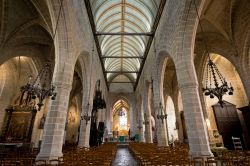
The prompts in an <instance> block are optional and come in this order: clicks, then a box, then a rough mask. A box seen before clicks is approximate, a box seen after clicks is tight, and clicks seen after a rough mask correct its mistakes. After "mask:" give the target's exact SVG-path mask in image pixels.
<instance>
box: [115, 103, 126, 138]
mask: <svg viewBox="0 0 250 166" xmlns="http://www.w3.org/2000/svg"><path fill="white" fill-rule="evenodd" d="M129 110H130V108H129V104H128V103H127V101H126V100H123V99H119V100H118V101H116V102H115V104H114V105H113V110H112V122H113V124H112V133H113V138H117V139H119V138H120V139H123V138H125V137H127V139H128V138H129V135H130V111H129ZM120 141H125V140H120Z"/></svg>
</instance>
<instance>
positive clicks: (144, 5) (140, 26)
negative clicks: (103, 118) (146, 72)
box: [89, 0, 161, 82]
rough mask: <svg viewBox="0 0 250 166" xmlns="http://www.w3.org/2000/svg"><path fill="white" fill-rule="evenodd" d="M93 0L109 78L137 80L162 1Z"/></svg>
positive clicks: (97, 28)
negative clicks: (123, 77) (124, 76)
mask: <svg viewBox="0 0 250 166" xmlns="http://www.w3.org/2000/svg"><path fill="white" fill-rule="evenodd" d="M89 2H90V6H91V11H92V15H93V20H94V23H95V28H96V29H95V31H96V33H97V34H98V37H97V38H98V42H99V46H100V49H101V57H103V58H102V62H103V65H104V68H105V73H106V78H107V80H108V81H109V82H110V81H111V82H112V79H114V78H116V81H119V79H118V78H120V77H117V76H119V75H126V77H128V78H129V80H130V81H131V82H136V80H137V76H138V72H139V71H140V69H141V65H142V61H143V58H144V53H145V50H146V47H147V44H148V42H149V39H150V36H149V34H150V33H152V27H153V25H154V23H155V18H156V16H157V12H158V10H159V6H160V3H161V0H89ZM153 33H154V32H153ZM121 78H122V77H121ZM121 81H122V80H121Z"/></svg>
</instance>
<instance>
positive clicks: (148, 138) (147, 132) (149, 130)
mask: <svg viewBox="0 0 250 166" xmlns="http://www.w3.org/2000/svg"><path fill="white" fill-rule="evenodd" d="M144 115H145V116H144V124H145V141H146V143H153V139H152V125H151V119H150V115H149V114H147V113H145V114H144Z"/></svg>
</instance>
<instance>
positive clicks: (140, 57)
mask: <svg viewBox="0 0 250 166" xmlns="http://www.w3.org/2000/svg"><path fill="white" fill-rule="evenodd" d="M101 58H102V59H104V58H138V59H144V58H143V56H101Z"/></svg>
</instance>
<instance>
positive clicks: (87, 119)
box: [81, 103, 91, 125]
mask: <svg viewBox="0 0 250 166" xmlns="http://www.w3.org/2000/svg"><path fill="white" fill-rule="evenodd" d="M88 112H89V103H88V104H87V108H86V112H85V114H84V115H83V116H82V117H81V120H83V119H84V120H85V121H86V125H87V124H88V121H89V120H90V118H91V116H89V115H88Z"/></svg>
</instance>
